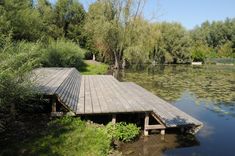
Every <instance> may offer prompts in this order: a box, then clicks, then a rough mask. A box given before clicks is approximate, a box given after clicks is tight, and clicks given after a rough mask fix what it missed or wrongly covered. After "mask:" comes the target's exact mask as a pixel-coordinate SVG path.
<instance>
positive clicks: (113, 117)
mask: <svg viewBox="0 0 235 156" xmlns="http://www.w3.org/2000/svg"><path fill="white" fill-rule="evenodd" d="M115 123H116V114H113V115H112V124H115Z"/></svg>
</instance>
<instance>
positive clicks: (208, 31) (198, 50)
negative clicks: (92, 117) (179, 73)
mask: <svg viewBox="0 0 235 156" xmlns="http://www.w3.org/2000/svg"><path fill="white" fill-rule="evenodd" d="M137 6H139V7H137ZM143 7H144V4H142V3H141V1H139V2H137V1H134V0H131V1H125V2H124V3H120V1H119V0H99V1H96V2H94V3H92V4H91V5H90V6H89V9H88V11H85V9H84V7H83V6H82V4H81V3H80V2H79V1H77V0H57V1H56V2H55V4H51V3H50V2H49V1H48V0H35V1H32V0H5V1H1V2H0V134H1V135H0V136H1V137H0V145H1V147H6V146H7V143H10V145H11V146H13V147H12V149H9V148H8V147H6V148H5V149H3V148H1V150H0V155H2V154H3V155H4V154H5V155H7V154H9V153H11V152H13V153H15V152H20V153H21V154H24V152H26V153H27V152H35V153H37V152H39V153H40V152H42V153H44V154H45V153H47V152H52V153H51V154H52V155H66V152H69V150H70V149H71V151H73V152H74V155H77V153H76V152H83V153H84V155H87V154H88V155H107V154H108V151H109V150H110V147H111V142H112V139H110V137H108V138H107V135H105V134H106V131H107V129H108V127H109V126H104V127H105V128H100V127H93V126H92V125H87V124H86V123H85V122H84V121H81V120H80V119H74V118H61V119H56V120H52V121H51V120H50V118H49V117H48V116H43V115H42V114H44V113H49V112H50V108H48V107H49V106H48V101H45V100H43V99H42V97H41V96H40V95H38V94H37V92H35V89H34V87H33V85H32V83H31V81H30V78H29V77H28V76H27V75H28V73H30V71H32V70H33V69H35V68H38V67H75V68H77V69H78V70H79V71H81V73H82V74H85V75H86V74H105V73H106V72H107V70H108V69H109V66H112V68H114V69H120V68H122V67H129V68H136V67H143V66H144V65H145V64H150V65H151V64H190V63H191V62H192V61H200V62H203V63H204V62H205V63H206V60H207V59H213V58H216V59H217V58H219V59H224V58H231V60H233V61H234V58H235V19H234V18H233V19H229V18H228V19H225V20H224V21H214V22H208V21H206V22H204V23H203V24H202V25H201V26H198V27H195V28H194V29H193V30H190V31H188V30H186V29H185V28H184V27H183V26H182V25H181V24H180V23H169V22H156V23H152V22H149V21H148V20H146V19H145V18H144V17H143V15H142V14H141V11H140V10H141V9H140V8H143ZM94 57H95V60H96V61H97V62H96V61H84V60H85V59H92V58H94ZM224 63H226V61H225V62H224ZM26 114H31V115H33V114H37V115H38V117H35V118H33V117H34V116H32V118H29V119H27V118H25V117H24V116H25V115H26ZM29 116H30V115H29ZM36 121H38V122H36ZM40 121H41V122H40ZM35 123H38V124H35ZM37 126H38V127H37ZM57 126H58V127H59V129H58V127H57ZM31 127H32V130H31ZM77 127H78V128H77ZM123 127H125V128H123ZM17 128H18V129H17ZM44 128H45V129H44ZM60 128H61V129H60ZM109 128H111V129H113V127H112V126H110V127H109ZM116 128H117V129H115V130H114V132H115V131H116V132H118V133H117V134H113V136H112V137H111V138H115V139H116V140H123V141H125V140H126V141H130V140H131V139H132V138H135V137H136V136H138V134H139V129H138V128H137V127H136V126H135V125H132V124H125V123H120V124H117V125H116ZM125 129H126V130H127V131H124V132H123V130H125ZM40 130H41V132H42V134H43V135H44V134H45V136H44V137H42V136H35V135H36V134H37V133H38V134H39V135H40V134H41V132H40ZM43 130H45V131H43ZM79 132H82V133H79ZM62 133H63V134H62ZM137 133H138V134H137ZM60 134H61V135H60ZM118 134H119V135H121V136H118ZM90 135H91V136H93V138H90V137H89V136H90ZM14 136H17V137H14ZM34 136H35V138H34ZM72 136H75V137H74V138H73V137H72ZM22 137H23V138H22ZM37 137H39V138H37ZM33 138H34V139H35V140H33ZM83 138H86V139H87V142H86V141H85V140H83ZM123 138H125V139H123ZM15 139H16V140H15ZM27 139H28V140H27ZM30 139H32V140H30ZM63 139H65V140H66V141H65V142H63V141H62V140H63ZM21 141H26V142H27V141H28V143H29V144H30V143H32V145H31V146H30V145H27V143H26V142H25V143H26V144H24V145H25V147H22V148H21V146H20V143H21ZM31 141H32V142H31ZM33 141H35V142H34V143H33ZM14 142H15V143H14ZM93 142H97V143H96V144H93ZM49 143H51V144H52V147H51V149H49V148H48V147H47V146H49ZM71 144H72V145H71ZM2 145H4V146H2ZM76 145H77V146H76ZM11 146H9V147H11ZM32 146H34V147H32ZM24 148H30V150H28V149H24ZM93 148H94V149H93ZM14 150H16V151H14ZM38 150H41V151H38ZM60 152H61V153H60ZM89 152H91V153H89ZM92 152H93V153H92ZM35 153H34V154H35ZM27 154H29V155H30V154H31V155H32V154H33V153H27ZM81 155H83V154H81Z"/></svg>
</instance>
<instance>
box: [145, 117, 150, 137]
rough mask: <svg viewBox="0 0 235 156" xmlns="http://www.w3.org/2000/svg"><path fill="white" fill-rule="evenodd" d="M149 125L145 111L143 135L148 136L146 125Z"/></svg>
mask: <svg viewBox="0 0 235 156" xmlns="http://www.w3.org/2000/svg"><path fill="white" fill-rule="evenodd" d="M148 125H149V113H145V118H144V136H148V135H149V132H148V130H147V126H148Z"/></svg>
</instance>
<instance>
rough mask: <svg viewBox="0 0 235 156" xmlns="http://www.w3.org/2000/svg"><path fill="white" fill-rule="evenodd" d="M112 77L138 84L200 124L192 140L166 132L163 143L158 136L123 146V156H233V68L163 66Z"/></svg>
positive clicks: (234, 97) (234, 77) (118, 73)
mask: <svg viewBox="0 0 235 156" xmlns="http://www.w3.org/2000/svg"><path fill="white" fill-rule="evenodd" d="M115 75H116V77H118V79H119V80H121V81H132V82H135V83H137V84H139V85H140V86H142V87H144V88H146V89H147V90H149V91H151V92H152V93H154V94H156V95H158V96H159V97H161V98H163V99H165V100H167V101H169V102H171V103H172V104H173V105H175V106H176V107H178V108H180V109H181V110H183V111H185V112H187V113H188V114H190V115H192V116H194V117H195V118H197V119H199V120H200V121H202V122H203V123H204V127H203V128H202V129H201V130H200V131H199V133H198V134H197V135H196V137H194V138H192V137H189V136H182V135H180V134H173V133H170V134H169V132H167V135H166V136H165V140H164V141H163V140H161V138H160V137H161V136H160V135H153V136H150V137H149V138H148V139H147V140H144V139H143V138H141V139H140V140H138V141H137V142H134V143H129V144H124V145H123V146H122V147H121V151H123V153H124V155H135V156H137V155H162V154H163V155H187V156H188V155H233V150H234V147H235V133H234V131H235V124H234V123H235V67H234V66H216V65H210V66H191V65H166V66H155V67H146V68H144V69H138V70H135V69H128V70H125V71H122V72H116V74H115ZM190 138H191V139H190ZM199 142H200V143H199ZM184 143H185V144H184ZM186 147H187V148H186Z"/></svg>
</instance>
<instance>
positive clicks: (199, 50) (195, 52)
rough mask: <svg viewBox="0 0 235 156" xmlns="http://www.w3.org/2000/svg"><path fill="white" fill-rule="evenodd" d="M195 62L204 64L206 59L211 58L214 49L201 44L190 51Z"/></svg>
mask: <svg viewBox="0 0 235 156" xmlns="http://www.w3.org/2000/svg"><path fill="white" fill-rule="evenodd" d="M190 51H191V55H192V59H193V61H201V62H203V61H204V60H205V59H206V58H208V57H211V56H212V55H211V51H212V49H211V48H209V47H208V46H206V45H204V44H201V43H199V44H198V45H195V46H194V47H191V49H190Z"/></svg>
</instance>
